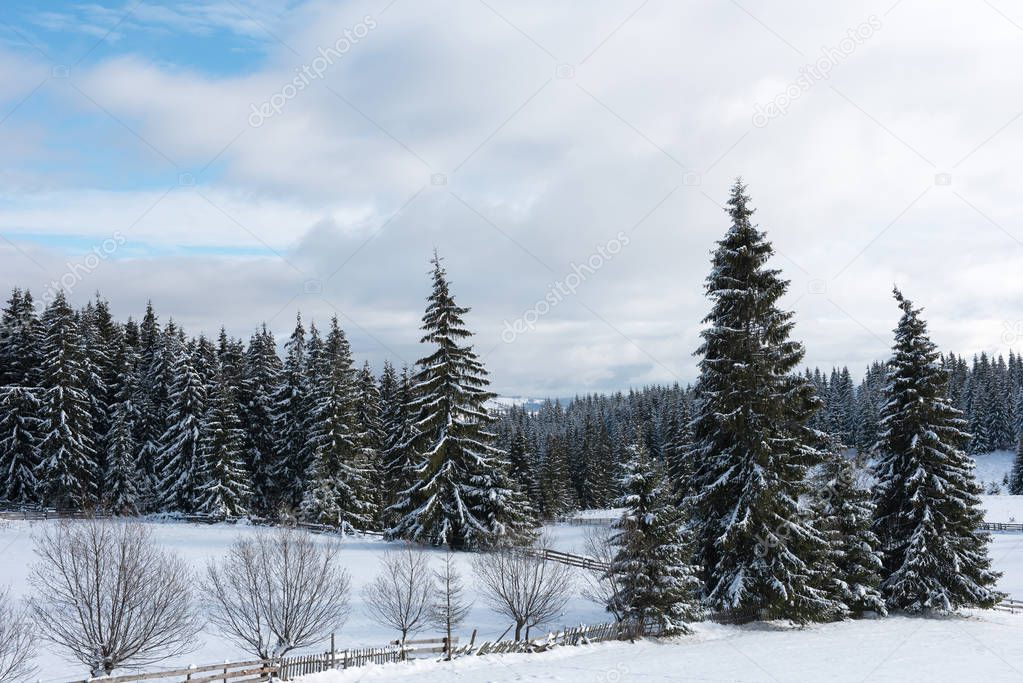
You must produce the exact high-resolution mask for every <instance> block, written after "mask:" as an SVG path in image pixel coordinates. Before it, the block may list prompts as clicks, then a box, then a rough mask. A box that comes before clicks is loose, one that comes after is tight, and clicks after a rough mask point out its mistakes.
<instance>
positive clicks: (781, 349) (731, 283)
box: [692, 181, 836, 622]
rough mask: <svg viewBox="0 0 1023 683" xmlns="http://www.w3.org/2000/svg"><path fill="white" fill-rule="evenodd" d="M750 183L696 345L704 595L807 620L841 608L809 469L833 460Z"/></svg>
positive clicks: (736, 196) (715, 604) (709, 287)
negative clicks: (816, 425) (829, 583)
mask: <svg viewBox="0 0 1023 683" xmlns="http://www.w3.org/2000/svg"><path fill="white" fill-rule="evenodd" d="M749 201H750V200H749V197H748V196H747V194H746V188H745V186H744V185H743V184H742V182H741V181H737V182H736V183H735V185H734V186H733V188H732V192H731V197H730V198H729V201H728V213H729V215H730V216H731V219H732V225H731V228H729V230H728V232H727V234H726V235H725V236H724V238H723V239H722V240H721V241H719V242H718V248H717V250H716V251H715V253H714V256H713V261H712V264H713V268H712V271H711V274H710V275H709V276H708V278H707V281H706V291H707V296H708V297H709V298H710V300H711V304H712V307H711V312H710V314H709V315H708V316H707V317H706V318H705V322H706V323H708V326H707V328H706V329H705V330H704V331H703V332H702V333H701V336H702V337H703V344H702V345H701V346H700V348H699V350H698V351H697V353H698V354H699V355H701V356H702V358H701V360H700V364H699V367H700V377H699V381H698V383H697V386H696V404H695V407H694V411H695V418H694V421H693V432H694V434H693V438H694V448H693V453H692V457H693V458H694V459H695V460H694V462H695V467H696V471H695V475H694V489H695V491H696V494H695V498H694V504H695V509H694V513H693V514H694V519H693V525H694V529H695V534H696V542H697V544H698V545H697V558H698V560H699V564H700V565H701V566H702V567H703V570H704V577H705V580H706V584H707V589H706V590H707V592H706V596H705V600H706V603H707V605H708V606H709V607H710V608H712V609H716V610H731V611H733V613H734V614H736V615H737V618H744V619H757V618H787V619H792V620H794V621H798V622H806V621H813V620H820V619H827V618H831V617H832V616H834V613H835V611H836V605H835V603H834V601H832V600H831V599H830V598H829V597H828V595H827V592H826V591H825V590H824V589H823V585H824V583H825V579H824V577H822V576H821V574H820V571H819V570H818V569H817V566H816V565H817V562H818V560H819V559H820V558H822V557H825V556H826V554H827V551H828V548H827V539H826V537H825V536H824V535H823V534H822V533H821V531H819V530H818V529H817V528H816V527H815V526H814V525H813V523H812V519H811V518H808V517H807V516H805V515H804V514H803V511H802V510H801V509H800V505H799V498H800V496H801V495H803V494H805V493H807V492H808V485H807V473H808V469H809V468H810V467H813V466H816V465H817V464H819V463H820V462H821V461H822V459H823V453H822V452H821V451H820V449H819V444H818V441H819V439H818V437H817V435H816V433H815V432H813V431H812V430H810V429H809V428H808V427H807V424H806V423H807V421H808V420H809V418H810V417H811V415H812V414H813V412H814V411H815V410H817V408H818V406H819V402H818V400H817V399H816V398H815V394H814V388H813V386H812V385H811V383H810V382H808V381H807V380H806V378H805V377H803V376H802V375H795V374H793V371H794V370H795V368H796V366H797V365H798V364H799V362H800V361H801V360H802V358H803V353H804V351H803V347H802V345H801V344H800V343H799V342H796V341H792V340H791V339H789V336H790V334H791V332H792V327H793V323H792V313H790V312H785V311H782V310H781V309H779V308H778V299H779V298H780V297H781V296H782V295H783V294H784V293H785V291H786V289H787V288H788V282H787V281H786V280H783V279H781V277H780V275H779V271H777V270H773V269H770V268H768V267H767V261H768V259H769V258H770V257H771V255H772V254H773V253H774V250H773V248H772V247H771V244H770V243H769V242H768V241H767V239H766V236H765V234H764V233H763V232H761V231H759V230H758V229H757V228H756V227H755V226H754V225H753V223H752V222H751V218H752V215H753V209H752V208H751V207H750V206H749Z"/></svg>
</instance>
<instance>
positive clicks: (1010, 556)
mask: <svg viewBox="0 0 1023 683" xmlns="http://www.w3.org/2000/svg"><path fill="white" fill-rule="evenodd" d="M992 455H993V456H999V454H992ZM982 457H986V456H982ZM999 457H1001V456H999ZM1001 460H1002V461H1004V462H1002V464H1000V465H997V466H996V465H991V469H990V471H994V470H995V469H996V468H999V467H1002V466H1004V465H1005V463H1006V462H1007V463H1009V466H1011V456H1009V457H1001ZM980 462H981V459H978V463H979V464H978V471H980V469H981V467H980ZM992 462H993V461H992ZM985 466H986V465H985ZM999 476H1000V475H999ZM983 504H984V506H985V508H986V514H985V519H987V520H988V521H996V522H1011V521H1017V522H1023V496H1006V495H1000V496H984V497H983ZM616 512H617V511H612V510H594V511H586V512H584V513H581V514H580V516H587V517H612V516H614V515H615V513H616ZM51 523H52V522H51ZM43 524H47V522H35V523H33V522H0V557H2V558H3V562H2V564H0V588H3V587H7V586H10V587H11V588H12V591H13V592H14V594H15V595H26V594H27V593H28V592H29V591H30V587H29V586H28V584H27V576H28V573H29V567H30V565H31V563H32V562H33V561H34V555H33V552H32V537H33V535H34V534H36V533H38V532H39V531H40V529H41V528H42V525H43ZM149 524H150V526H151V528H152V530H153V534H154V537H155V538H156V540H157V541H158V542H159V543H160V544H161V545H162V546H163V547H165V548H167V549H169V550H171V551H172V552H174V553H177V554H178V555H179V556H180V557H182V558H183V559H185V560H186V561H187V562H189V563H190V564H191V565H192V566H193V568H194V569H195V570H196V571H200V570H201V569H202V568H203V567H204V566H205V564H206V562H207V561H209V560H210V559H213V558H216V557H218V556H220V554H221V553H222V552H223V551H224V549H225V548H226V547H227V546H228V545H229V544H230V543H231V542H232V541H233V540H234V539H235V538H237V537H238V535H239V534H249V533H261V532H263V531H264V530H261V529H256V528H252V527H239V526H232V525H227V524H217V525H211V526H206V525H195V524H184V523H178V522H161V521H153V522H149ZM593 531H595V529H594V527H591V526H574V525H568V524H555V525H552V526H550V527H548V528H547V531H546V533H547V535H548V537H549V538H550V542H551V545H552V547H554V548H556V549H558V550H563V551H567V552H575V553H585V552H586V549H585V545H586V543H585V541H586V536H587V534H590V533H593ZM317 538H320V539H322V540H323V541H326V540H327V537H317ZM343 543H344V551H343V557H344V563H345V566H346V567H347V569H348V571H349V573H350V574H351V576H352V584H353V588H354V590H353V595H352V615H351V617H350V619H349V620H348V623H347V624H346V625H345V627H344V629H343V630H342V631H341V632H340V633H339V634H338V643H339V646H341V647H345V646H350V647H361V646H376V645H382V644H384V643H386V642H387V641H389V640H391V639H393V638H394V637H395V634H393V633H391V632H389V631H387V630H386V629H383V628H381V627H380V626H378V625H376V624H374V623H373V622H372V621H371V620H370V619H369V618H368V616H367V615H366V614H365V612H364V610H363V604H362V597H361V588H362V586H364V585H365V584H366V583H368V582H369V581H370V580H371V579H372V577H373V576H374V575H375V573H376V572H377V569H378V561H379V557H380V554H381V553H382V552H384V551H385V550H386V549H387V548H388V547H389V544H387V543H385V542H383V541H380V540H377V539H372V538H348V539H345V540H344V541H343ZM991 557H992V560H993V562H994V566H995V568H996V569H997V570H999V571H1001V572H1002V573H1003V576H1002V578H1001V580H1000V582H999V588H1000V589H1001V590H1003V591H1004V592H1006V593H1007V594H1009V595H1010V596H1012V597H1015V598H1018V599H1023V534H1021V533H997V534H993V539H992V545H991ZM458 559H459V562H460V564H461V568H462V572H463V575H464V577H465V579H466V581H467V583H469V584H470V585H471V583H472V580H471V579H472V571H471V566H470V562H471V556H469V555H460V556H459V558H458ZM606 619H607V616H606V615H605V614H604V612H603V611H602V609H601V608H600V607H599V606H597V605H594V604H592V603H590V602H587V601H586V600H585V599H583V598H582V597H580V596H578V595H577V596H575V597H573V598H572V600H571V602H570V603H569V605H568V607H567V609H566V611H565V614H564V615H563V617H562V618H561V619H560V620H559V621H558V622H557V623H555V624H552V626H553V627H560V626H561V625H564V624H579V623H590V624H593V623H600V622H603V621H606ZM466 626H467V628H466V629H465V632H464V633H462V634H461V636H462V638H463V639H464V638H467V637H468V635H469V633H470V632H471V630H472V629H473V628H476V629H478V630H479V636H478V637H479V638H485V639H493V638H496V637H498V636H500V635H501V634H502V633H503V632H504V631H505V629H506V628H507V623H506V622H505V621H504V620H502V618H501V617H499V616H498V615H496V614H494V613H493V612H491V611H490V610H489V609H488V608H487V606H486V605H485V604H483V602H482V601H480V600H477V601H476V603H475V605H474V607H473V610H472V614H471V615H470V617H469V619H468V620H467V623H466ZM942 634H945V635H944V636H942ZM430 635H435V634H430ZM1021 635H1023V615H1019V614H1017V615H1003V614H990V613H983V614H980V613H978V614H977V615H974V616H973V617H971V618H970V619H959V620H926V619H916V620H914V619H905V618H896V619H889V620H885V621H883V622H880V623H867V624H861V623H853V624H835V625H826V626H819V627H813V628H811V629H805V630H801V631H799V632H798V633H788V632H785V633H783V632H780V631H777V630H773V629H771V628H768V627H749V628H742V629H735V628H731V627H720V626H715V625H712V624H706V625H701V626H700V627H699V633H698V635H697V636H696V637H693V638H686V639H683V640H681V641H679V642H676V643H667V644H654V643H646V644H641V645H636V646H622V645H600V646H593V647H589V648H583V649H578V648H571V649H565V650H562V651H561V652H555V653H549V654H546V655H544V656H543V657H535V658H530V657H524V656H522V655H507V656H504V657H503V658H498V659H496V660H495V659H494V658H491V657H487V658H486V662H512V661H514V662H515V663H516V666H515V671H516V674H517V675H519V676H520V677H519V679H518V680H593V681H606V682H607V683H614V682H615V681H616V680H631V679H632V678H636V680H650V679H649V678H648V675H649V676H653V677H654V678H653V679H652V680H657V677H661V678H662V679H665V680H666V678H665V676H668V678H670V679H671V680H697V679H699V680H708V681H715V680H749V681H758V680H783V681H789V680H820V679H821V678H823V677H825V676H823V674H821V672H822V671H824V669H823V668H822V667H825V666H828V662H829V661H830V662H831V663H832V664H831V666H834V667H835V668H834V669H829V670H828V673H829V675H830V676H829V677H830V678H832V679H834V680H846V678H842V677H841V676H846V675H848V680H865V679H866V680H887V678H886V676H889V673H886V672H895V671H896V670H899V669H897V668H891V667H893V666H899V667H902V668H901V670H902V671H903V672H911V674H912V678H913V679H916V680H925V679H927V678H933V679H934V680H991V681H998V680H1023V674H1021V673H1019V672H1014V671H1013V670H1012V669H1010V668H1009V667H1008V666H1007V665H1005V664H1004V663H1002V662H1001V659H1000V658H1004V659H1005V660H1007V661H1008V662H1010V663H1011V665H1012V666H1014V667H1016V668H1017V669H1019V670H1020V671H1023V661H1021V660H1020V657H1021V656H1023V651H1021V648H1023V638H1021V637H1020V636H1021ZM942 637H951V638H952V639H951V640H948V643H947V644H948V647H947V648H946V649H942V648H941V647H940V643H941V642H942V641H941V638H942ZM201 640H202V641H203V643H202V645H201V646H200V648H199V649H197V650H196V651H195V652H193V653H191V654H189V655H186V656H184V657H179V658H177V659H176V660H173V661H170V662H168V663H167V664H168V666H180V665H187V664H191V663H209V662H219V661H224V660H225V659H230V660H235V661H237V660H239V659H242V658H244V657H246V655H245V653H244V652H243V651H241V650H240V649H239V648H238V647H237V646H235V645H234V644H233V643H230V642H228V641H225V640H224V639H223V638H222V637H220V636H219V635H218V634H217V633H215V632H212V631H210V632H204V633H203V634H202V635H201ZM980 640H982V641H984V642H983V647H984V648H988V649H986V650H981V649H979V648H981V647H982V645H981V643H980V642H979V641H980ZM902 641H907V643H909V645H910V646H907V647H905V648H899V649H897V648H896V646H897V645H899V643H900V642H902ZM1017 642H1018V643H1020V645H1018V646H1016V645H1014V644H1015V643H1017ZM859 643H863V648H864V649H863V650H862V653H863V657H862V660H859V659H857V658H856V657H855V656H854V655H853V654H852V653H854V652H856V648H857V647H859V645H858V644H859ZM914 643H915V644H916V645H913V644H914ZM325 645H326V643H324V646H325ZM911 646H912V647H911ZM664 648H670V649H669V650H665V649H664ZM821 648H825V649H827V648H830V651H826V650H821ZM313 649H315V650H319V649H321V648H320V647H316V648H313ZM655 651H656V652H655ZM668 652H670V654H671V657H670V660H671V662H674V663H673V664H667V665H666V664H664V662H663V661H661V660H662V659H663V658H662V657H660V656H656V657H655V656H652V655H655V654H659V653H668ZM921 652H928V653H932V655H929V656H931V659H927V657H924V656H922V655H920V653H921ZM740 653H745V654H746V655H748V656H749V657H751V658H752V659H747V658H746V657H743V656H740ZM771 653H773V654H771ZM886 653H890V654H891V656H890V658H889V659H886V660H885V661H884V662H883V663H882V664H881V665H880V666H879V668H878V669H877V670H876V671H875V672H874V673H873V674H871V675H870V677H869V678H868V677H867V676H866V673H867V671H868V670H869V669H870V667H869V666H867V664H868V660H869V658H870V657H876V658H878V661H880V659H882V658H883V657H884V656H885V655H886ZM42 655H43V656H41V657H40V659H39V664H40V672H39V678H40V680H42V681H47V682H50V681H64V680H71V679H72V678H74V677H76V676H81V674H82V673H83V670H82V667H81V666H80V665H78V664H76V663H73V662H68V661H64V660H63V659H62V658H61V656H60V655H59V653H57V652H55V651H50V650H47V649H44V651H43V653H42ZM523 657H524V658H523ZM847 659H848V660H849V661H850V662H851V663H850V664H849V665H848V666H849V667H851V668H846V666H847V665H846V660H847ZM569 660H570V661H569ZM946 660H947V661H948V666H943V665H941V662H942V661H946ZM754 661H755V662H756V663H755V664H754ZM781 661H793V662H798V663H799V670H798V671H795V670H787V669H783V668H773V667H775V666H780V665H778V664H776V663H775V662H781ZM960 661H962V662H967V663H969V662H973V664H971V666H972V667H973V668H972V669H970V671H971V675H963V676H955V675H953V673H952V672H954V671H957V669H956V668H955V667H956V666H958V664H957V662H960ZM551 662H557V664H556V666H554V668H551V669H550V670H549V671H548V668H549V667H551V666H552V665H551V664H550V663H551ZM929 662H934V666H933V667H931V664H930V663H929ZM876 663H877V662H875V664H876ZM999 664H1001V666H1002V669H999V668H998V665H999ZM456 666H457V671H458V673H459V676H460V678H459V680H465V681H468V682H471V681H477V680H480V681H482V680H495V681H496V680H505V679H504V678H501V677H500V676H501V675H502V670H503V667H502V666H500V665H499V664H496V663H495V664H494V666H493V667H491V666H490V665H489V664H484V663H483V662H482V661H477V660H472V661H468V662H465V663H459V664H457V665H456ZM616 666H621V667H625V668H624V669H623V668H619V669H616V668H615V667H616ZM964 666H965V664H964ZM658 667H662V668H658ZM664 667H666V668H664ZM761 667H763V669H762V668H761ZM864 667H866V668H864ZM435 669H436V667H434V666H433V665H431V664H422V663H420V664H416V665H415V667H413V668H412V670H409V671H408V676H410V677H411V676H416V677H417V678H420V677H423V678H421V682H420V683H429V682H430V681H433V680H447V678H446V677H445V674H444V673H443V672H444V671H446V670H445V669H436V670H435ZM964 670H966V669H964ZM1004 670H1008V671H1010V672H1012V676H1009V677H1005V676H1004V673H1005V671H1004ZM402 671H405V670H404V669H403V670H402ZM615 671H617V672H618V673H617V674H616V673H613V672H615ZM928 671H933V672H934V675H931V674H926V675H925V673H926V672H928ZM999 671H1001V672H1002V673H999ZM573 672H575V674H573ZM626 672H628V674H629V675H625V674H626ZM849 672H859V674H860V675H859V676H856V675H854V673H849ZM671 674H677V675H679V676H683V678H678V679H676V678H674V676H671ZM938 674H943V676H944V677H942V675H938ZM353 675H355V676H356V678H339V679H337V680H338V681H339V682H340V681H347V680H403V679H401V678H398V676H399V674H398V670H396V669H395V670H391V669H388V670H387V673H383V674H381V673H371V672H369V671H368V670H360V672H359V673H357V674H353ZM401 675H405V674H401ZM601 675H603V676H604V678H600V676H601ZM361 676H366V678H365V679H363V678H361ZM381 676H382V677H381ZM390 676H394V678H393V679H392V678H390ZM434 676H437V677H438V678H434ZM545 676H547V677H546V678H545ZM615 676H617V677H618V678H615ZM835 676H839V678H835ZM999 676H1002V677H1001V678H999ZM891 677H892V678H893V679H894V678H895V677H896V676H895V673H891ZM329 680H330V681H331V682H332V683H333V681H334V679H329ZM904 680H905V679H904ZM310 683H312V682H310Z"/></svg>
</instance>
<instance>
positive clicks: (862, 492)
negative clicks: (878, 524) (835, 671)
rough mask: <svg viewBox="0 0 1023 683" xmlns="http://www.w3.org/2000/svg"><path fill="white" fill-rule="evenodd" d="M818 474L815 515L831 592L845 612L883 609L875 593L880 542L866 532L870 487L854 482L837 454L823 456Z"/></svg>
mask: <svg viewBox="0 0 1023 683" xmlns="http://www.w3.org/2000/svg"><path fill="white" fill-rule="evenodd" d="M822 475H823V476H822V481H821V487H820V490H819V493H818V498H819V502H818V514H819V516H820V520H821V521H820V526H821V529H822V530H823V531H824V533H825V534H827V535H828V537H829V541H830V558H829V559H830V563H831V565H832V569H829V571H828V579H829V581H830V583H831V586H832V595H833V597H834V599H835V600H836V601H837V602H840V603H841V604H842V605H844V610H843V611H844V612H846V613H847V614H849V615H850V616H854V617H859V616H862V615H863V613H864V612H868V611H871V612H876V613H878V614H881V615H884V614H887V612H888V611H887V609H886V607H885V603H884V598H882V597H881V592H880V585H881V568H882V560H881V553H880V552H879V550H878V548H879V547H880V541H879V540H878V538H877V536H876V535H874V532H873V531H871V525H872V524H873V521H874V505H873V502H872V501H871V498H870V492H869V491H867V490H866V489H865V488H862V487H860V486H858V482H857V481H856V478H857V470H856V468H855V466H854V465H853V462H852V461H851V460H848V459H846V458H844V457H842V456H841V455H837V454H836V455H832V456H831V457H830V458H828V460H827V461H826V462H825V464H824V466H823V468H822Z"/></svg>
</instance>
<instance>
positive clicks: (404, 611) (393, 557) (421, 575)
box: [363, 544, 433, 645]
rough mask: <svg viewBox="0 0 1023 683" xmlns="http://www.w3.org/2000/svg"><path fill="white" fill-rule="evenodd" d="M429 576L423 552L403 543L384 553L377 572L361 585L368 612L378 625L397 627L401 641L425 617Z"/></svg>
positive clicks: (413, 631)
mask: <svg viewBox="0 0 1023 683" xmlns="http://www.w3.org/2000/svg"><path fill="white" fill-rule="evenodd" d="M432 578H433V577H432V576H431V574H430V563H429V559H428V558H427V556H426V554H425V553H423V552H422V551H421V550H416V549H415V548H414V547H413V546H412V545H411V544H406V545H405V547H404V548H402V549H401V550H399V551H388V552H387V553H385V554H384V556H383V557H382V558H381V559H380V573H379V574H377V576H376V578H374V579H373V581H371V582H370V583H369V584H368V585H367V586H366V587H365V588H364V589H363V597H364V598H365V600H366V609H367V611H368V612H369V614H370V616H371V617H373V619H374V620H375V621H376V622H377V623H378V624H380V625H381V626H386V627H389V628H393V629H395V630H397V631H398V632H399V633H400V634H401V644H402V645H404V644H405V640H406V639H407V638H408V636H409V635H410V634H413V633H418V632H419V631H421V630H422V629H423V627H424V626H425V625H426V623H427V621H428V619H429V615H430V592H431V589H432V588H433V585H432Z"/></svg>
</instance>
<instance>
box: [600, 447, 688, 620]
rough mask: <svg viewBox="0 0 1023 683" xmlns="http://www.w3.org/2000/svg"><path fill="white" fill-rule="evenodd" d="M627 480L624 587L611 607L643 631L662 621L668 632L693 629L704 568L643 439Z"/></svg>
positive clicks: (620, 543) (619, 555)
mask: <svg viewBox="0 0 1023 683" xmlns="http://www.w3.org/2000/svg"><path fill="white" fill-rule="evenodd" d="M631 450H632V455H631V458H630V459H629V461H628V463H627V464H626V466H625V473H624V474H623V476H622V479H621V488H622V497H621V498H620V499H619V500H618V501H617V503H616V504H617V506H619V507H622V508H624V510H623V512H622V516H621V518H620V519H619V520H618V521H617V522H615V531H614V535H613V536H612V537H611V543H612V544H613V545H614V546H615V555H614V559H613V560H612V562H611V568H610V572H611V573H612V574H613V575H614V577H615V579H616V581H617V585H618V587H619V592H618V594H617V595H615V596H614V597H613V598H612V600H613V601H614V604H612V605H609V606H608V609H609V611H612V612H614V613H615V614H621V615H624V617H625V619H626V620H628V621H630V622H632V623H634V624H635V626H636V628H637V632H638V635H641V636H642V635H643V634H644V633H645V632H646V631H647V629H649V628H650V627H652V626H656V627H657V628H658V630H660V631H661V633H663V634H664V635H677V634H680V633H688V632H689V626H688V624H689V623H690V622H693V621H697V620H699V618H700V606H699V593H700V586H701V582H700V579H699V577H698V575H697V573H698V571H699V568H698V567H695V566H693V565H691V564H690V557H691V556H692V544H691V543H690V542H689V540H688V539H687V538H686V537H685V532H684V527H685V521H684V519H683V514H682V512H681V511H680V509H679V508H678V507H677V506H676V505H675V501H674V500H673V495H672V492H671V487H670V485H669V484H668V482H667V481H666V480H665V478H664V476H663V472H662V468H661V467H660V466H659V465H658V463H656V462H654V461H653V460H652V459H651V458H650V456H649V454H648V452H647V447H646V445H645V444H644V443H643V442H642V441H640V442H639V443H637V444H635V445H633V446H632V447H631Z"/></svg>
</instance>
